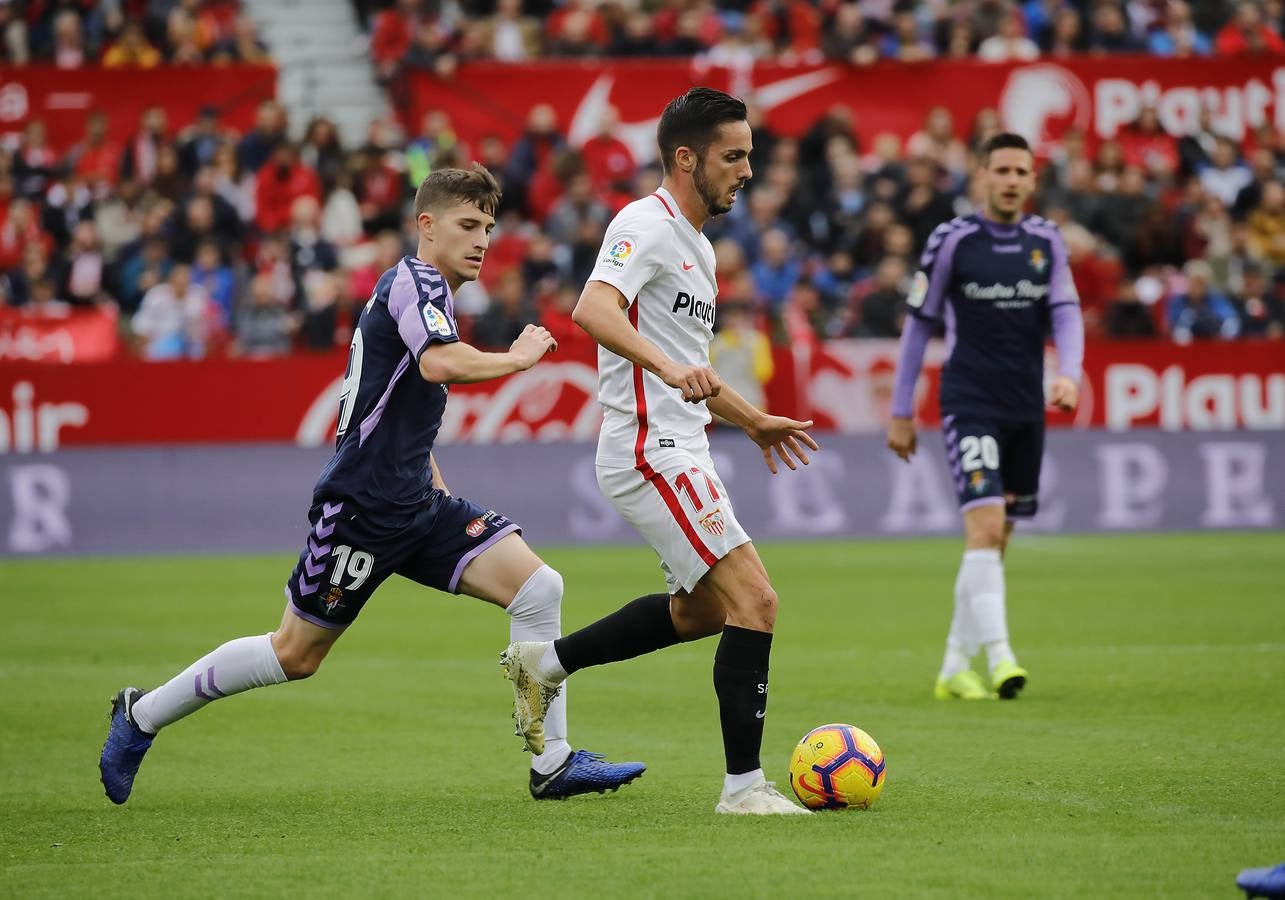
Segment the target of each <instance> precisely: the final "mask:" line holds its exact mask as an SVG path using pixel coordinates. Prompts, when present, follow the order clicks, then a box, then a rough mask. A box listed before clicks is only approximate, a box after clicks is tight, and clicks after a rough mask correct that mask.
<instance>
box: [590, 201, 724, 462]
mask: <svg viewBox="0 0 1285 900" xmlns="http://www.w3.org/2000/svg"><path fill="white" fill-rule="evenodd" d="M589 280H590V281H605V282H606V283H607V284H610V285H611V286H613V287H614V288H616V289H617V290H618V291H620V293H622V294H624V296H625V299H626V300H627V301H629V309H628V313H629V321H630V323H631V324H632V325H633V326H634V327H635V328H637V329H638V333H639V334H641V335H642V336H643V337H645V338H647V340H649V341H651V342H652V343H653V344H655V345H656V346H657V347H659V348H660V350H661V352H663V353H664V354H665V355H666V356H668V357H669V358H670V359H672V360H674V361H675V362H678V363H683V364H685V365H691V366H708V365H709V342H710V339H711V338H712V337H713V335H714V297H715V294H716V293H717V291H718V286H717V282H716V281H715V280H714V247H713V245H712V244H710V242H709V238H707V237H705V235H703V234H702V233H701V232H699V231H697V230H696V229H695V228H694V227H693V226H692V224H691V223H690V222H688V221H687V219H685V218H684V217H683V214H682V212H681V211H680V210H679V208H678V204H677V203H676V202H675V201H674V198H673V196H672V195H671V194H670V193H669V192H668V191H667V190H665V189H664V188H659V189H657V191H656V193H654V194H650V195H648V196H646V197H643V198H642V199H641V200H635V201H634V202H633V203H630V204H629V205H628V206H626V207H625V208H624V209H622V210H621V211H620V213H619V215H617V216H616V217H615V218H614V219H613V220H612V221H611V224H610V225H609V226H607V233H606V236H605V237H604V238H603V241H602V250H601V251H600V252H599V254H598V262H597V264H596V265H595V266H594V269H593V274H591V275H590V276H589ZM598 402H600V403H601V404H602V406H603V422H602V432H601V433H600V434H599V437H598V459H597V463H598V465H600V466H606V467H609V468H611V467H628V468H634V467H636V466H638V465H641V464H643V463H644V461H645V459H646V460H651V461H652V462H653V463H658V462H660V461H662V460H663V459H665V458H666V457H667V456H670V455H672V454H673V453H674V452H675V451H678V452H684V451H685V452H686V453H689V454H692V453H694V454H708V452H709V440H708V438H707V437H706V436H705V427H706V426H707V425H708V424H709V421H710V415H709V410H707V409H706V408H705V404H704V403H703V402H702V403H686V402H684V401H683V398H682V395H681V394H680V393H679V391H677V390H676V389H674V388H671V387H670V386H669V385H667V384H665V383H664V382H663V381H661V380H660V379H659V378H657V377H656V376H655V375H653V374H652V373H650V372H647V371H645V370H644V369H642V368H641V367H640V366H635V365H634V364H633V363H631V362H629V361H628V360H627V359H625V358H624V357H621V356H617V355H616V354H615V353H612V352H611V351H610V350H607V349H606V348H605V347H601V346H600V347H599V348H598ZM644 452H645V454H646V456H645V458H644Z"/></svg>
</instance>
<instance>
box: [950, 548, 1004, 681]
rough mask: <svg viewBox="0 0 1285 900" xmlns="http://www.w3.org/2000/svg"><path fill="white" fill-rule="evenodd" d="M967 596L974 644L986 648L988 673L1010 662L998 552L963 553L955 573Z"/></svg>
mask: <svg viewBox="0 0 1285 900" xmlns="http://www.w3.org/2000/svg"><path fill="white" fill-rule="evenodd" d="M959 574H960V580H961V581H962V582H963V583H964V589H965V590H966V591H967V592H968V605H969V609H970V610H971V611H972V614H973V625H974V627H975V628H976V629H977V631H976V636H977V641H978V642H979V643H980V644H981V645H982V646H983V647H985V648H986V662H987V664H988V665H989V666H990V668H991V669H992V670H994V668H995V666H997V665H999V663H1001V662H1003V661H1005V660H1013V659H1014V657H1013V651H1012V649H1011V648H1010V647H1009V646H1008V617H1007V614H1006V613H1005V610H1004V563H1003V561H1002V560H1001V559H1000V555H999V551H998V550H966V551H964V562H963V564H962V565H961V566H960V570H959Z"/></svg>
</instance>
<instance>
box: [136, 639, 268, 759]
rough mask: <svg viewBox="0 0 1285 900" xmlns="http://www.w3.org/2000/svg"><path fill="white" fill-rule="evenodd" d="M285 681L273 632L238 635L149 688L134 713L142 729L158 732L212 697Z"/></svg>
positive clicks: (229, 695) (151, 732) (212, 698)
mask: <svg viewBox="0 0 1285 900" xmlns="http://www.w3.org/2000/svg"><path fill="white" fill-rule="evenodd" d="M285 680H286V673H285V672H283V671H281V663H280V662H278V661H277V653H276V651H275V650H273V649H272V635H271V634H270V633H269V634H261V635H256V636H255V637H243V638H237V639H236V640H235V641H228V642H227V643H226V644H224V645H223V646H221V647H219V648H218V649H216V650H215V651H214V652H212V653H207V654H206V655H205V656H202V657H201V658H200V659H198V660H197V661H196V662H194V663H192V665H190V666H188V667H187V668H186V669H184V670H183V671H182V672H180V673H179V674H177V675H175V676H174V677H173V678H171V679H170V680H169V681H167V682H165V683H164V684H163V685H161V686H160V687H158V688H156V689H155V690H151V691H148V692H147V693H146V694H145V695H144V696H143V697H142V698H141V699H140V700H139V701H138V702H137V703H135V704H134V706H133V708H132V709H131V710H130V714H131V715H132V716H133V717H134V722H135V723H136V724H137V725H138V727H139V728H141V729H143V730H144V731H146V732H148V733H149V734H156V732H158V731H160V730H161V729H162V728H164V727H165V726H166V725H172V724H173V723H175V722H177V721H178V720H179V719H181V718H183V717H184V716H187V715H191V714H192V713H194V712H196V711H197V710H198V709H200V708H201V707H203V706H205V705H206V704H207V703H209V702H210V701H212V700H218V699H219V698H221V697H231V696H232V695H233V694H239V693H241V692H242V691H248V690H250V689H251V688H257V687H267V686H268V685H270V684H280V683H281V682H283V681H285Z"/></svg>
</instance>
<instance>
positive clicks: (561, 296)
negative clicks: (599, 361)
mask: <svg viewBox="0 0 1285 900" xmlns="http://www.w3.org/2000/svg"><path fill="white" fill-rule="evenodd" d="M579 298H580V289H579V288H577V287H576V286H575V285H574V284H568V283H566V282H563V283H562V284H560V285H558V287H557V289H556V290H555V291H554V292H553V295H552V297H551V298H550V299H549V302H548V303H547V304H546V305H545V306H544V309H543V310H542V311H541V313H540V324H541V325H543V326H544V327H545V328H547V329H548V330H549V334H551V335H553V339H554V340H555V341H557V342H558V350H560V351H561V356H562V358H563V359H569V360H580V359H587V358H591V357H592V356H593V351H594V348H595V347H596V346H597V344H596V343H595V342H594V339H593V338H591V337H589V333H588V332H587V331H585V330H584V329H583V328H581V327H580V326H579V325H577V324H576V323H575V322H574V321H573V320H572V318H571V311H572V310H573V309H575V308H576V301H577V300H578V299H579Z"/></svg>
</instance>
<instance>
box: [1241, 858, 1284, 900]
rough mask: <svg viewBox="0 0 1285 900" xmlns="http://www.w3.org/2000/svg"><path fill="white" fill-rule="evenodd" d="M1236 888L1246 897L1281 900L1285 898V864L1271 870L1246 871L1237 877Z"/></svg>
mask: <svg viewBox="0 0 1285 900" xmlns="http://www.w3.org/2000/svg"><path fill="white" fill-rule="evenodd" d="M1236 887H1238V888H1240V889H1241V890H1242V891H1244V892H1245V896H1246V897H1250V898H1253V897H1268V898H1270V900H1280V898H1282V897H1285V863H1281V864H1280V865H1279V866H1273V867H1272V868H1270V869H1245V870H1244V871H1243V872H1241V873H1240V874H1239V875H1237V876H1236Z"/></svg>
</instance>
